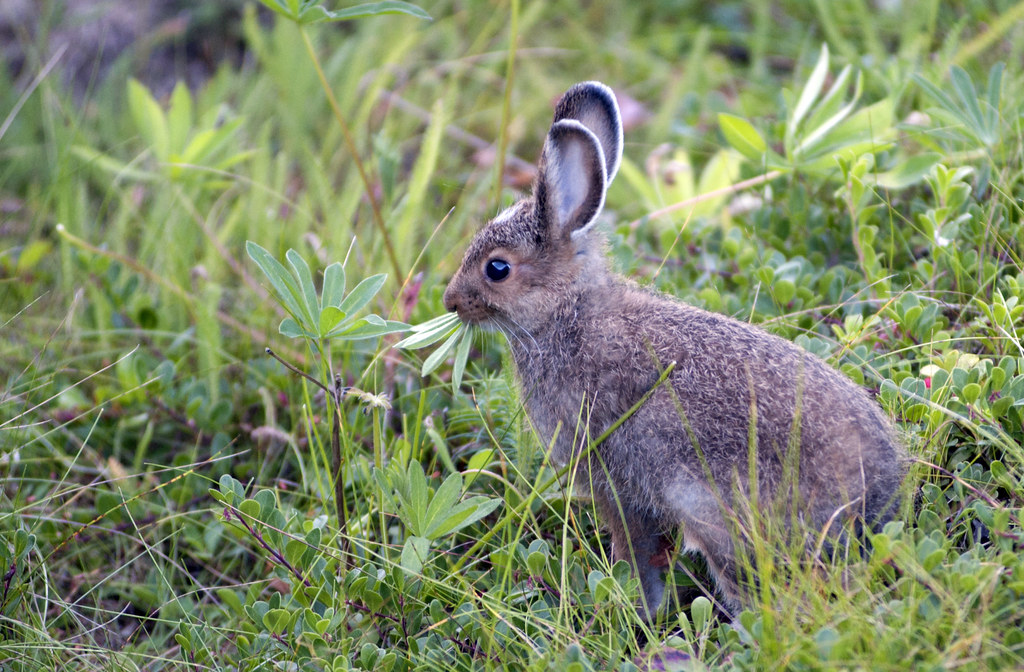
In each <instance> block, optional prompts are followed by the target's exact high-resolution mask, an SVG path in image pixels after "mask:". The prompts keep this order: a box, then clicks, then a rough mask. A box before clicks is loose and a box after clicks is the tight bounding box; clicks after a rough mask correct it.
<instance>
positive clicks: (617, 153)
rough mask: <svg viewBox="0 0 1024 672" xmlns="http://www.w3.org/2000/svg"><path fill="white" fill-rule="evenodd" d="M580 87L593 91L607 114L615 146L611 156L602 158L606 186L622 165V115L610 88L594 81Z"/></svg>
mask: <svg viewBox="0 0 1024 672" xmlns="http://www.w3.org/2000/svg"><path fill="white" fill-rule="evenodd" d="M581 85H582V86H585V87H589V88H592V89H594V91H595V92H596V93H597V94H598V95H599V96H600V97H601V98H603V102H604V108H605V110H607V112H608V121H609V123H610V124H611V126H612V129H611V130H612V135H613V137H614V141H615V144H614V145H613V146H612V147H610V148H609V149H611V151H610V152H608V154H611V156H605V157H604V158H605V161H606V162H607V164H606V174H605V185H606V186H607V185H609V184H611V183H612V180H613V179H615V175H616V174H617V173H618V172H619V166H620V165H622V143H623V142H624V139H623V135H622V113H621V112H620V111H619V102H618V101H617V100H616V99H615V92H614V91H612V88H611V87H610V86H608V85H607V84H605V83H603V82H598V81H596V80H592V81H589V82H582V83H581Z"/></svg>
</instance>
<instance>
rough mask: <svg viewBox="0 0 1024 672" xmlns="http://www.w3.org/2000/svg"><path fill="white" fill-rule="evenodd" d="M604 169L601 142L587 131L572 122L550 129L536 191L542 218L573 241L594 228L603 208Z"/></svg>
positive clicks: (574, 121)
mask: <svg viewBox="0 0 1024 672" xmlns="http://www.w3.org/2000/svg"><path fill="white" fill-rule="evenodd" d="M605 165H606V164H605V157H604V150H603V149H602V148H601V142H600V141H599V140H598V139H597V136H595V135H594V133H593V132H591V130H590V129H589V128H587V127H586V126H584V125H583V124H582V123H580V122H578V121H576V120H575V119H563V120H561V121H557V122H555V123H554V124H552V125H551V130H550V131H548V138H547V141H546V142H545V143H544V158H543V162H542V170H541V174H540V175H539V183H538V187H539V188H540V189H543V190H544V191H543V196H542V200H543V207H545V209H546V211H545V213H544V215H545V217H548V218H550V219H551V224H553V225H554V226H555V227H556V228H557V229H558V230H560V231H562V232H566V231H567V232H568V233H570V234H571V235H572V236H573V237H576V236H579V235H583V234H585V233H586V232H587V231H589V230H590V228H591V227H592V226H593V224H594V221H595V220H596V219H597V215H598V214H600V212H601V209H602V208H603V207H604V194H605V188H606V186H607V178H606V174H605Z"/></svg>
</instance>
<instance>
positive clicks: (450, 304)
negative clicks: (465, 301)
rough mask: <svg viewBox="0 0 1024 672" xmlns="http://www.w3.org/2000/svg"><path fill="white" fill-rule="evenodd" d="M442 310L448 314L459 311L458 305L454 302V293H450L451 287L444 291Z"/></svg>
mask: <svg viewBox="0 0 1024 672" xmlns="http://www.w3.org/2000/svg"><path fill="white" fill-rule="evenodd" d="M444 309H445V310H447V311H448V312H449V313H454V312H456V311H458V310H459V304H458V303H457V302H456V301H455V292H453V291H452V286H451V285H448V287H447V289H445V290H444Z"/></svg>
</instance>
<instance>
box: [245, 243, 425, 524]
mask: <svg viewBox="0 0 1024 672" xmlns="http://www.w3.org/2000/svg"><path fill="white" fill-rule="evenodd" d="M246 251H247V252H248V254H249V257H250V258H251V259H252V260H253V261H254V262H256V265H257V266H259V268H260V270H261V271H263V274H264V276H266V278H267V280H268V281H269V283H270V287H271V292H272V294H273V296H274V298H275V299H276V300H277V301H278V303H279V304H280V305H281V306H282V307H283V308H284V309H285V310H286V311H287V312H288V314H289V317H286V318H285V319H284V320H283V321H282V322H281V325H280V327H279V328H278V329H279V331H280V332H281V333H282V334H283V335H285V336H288V337H290V338H302V339H304V340H305V341H306V343H307V344H309V347H310V350H311V351H313V352H314V354H315V355H316V357H317V360H318V364H319V367H318V368H319V372H320V379H319V380H318V379H316V378H314V377H311V376H309V375H308V374H305V373H303V372H301V371H299V370H298V369H296V368H295V367H293V366H291V365H289V364H288V363H287V362H285V361H284V360H282V359H280V358H279V357H277V356H276V355H274V353H273V351H272V350H271V349H270V348H267V354H270V355H272V356H274V357H275V358H277V359H278V361H280V362H281V363H282V364H284V365H285V366H287V367H288V368H289V369H291V370H292V371H294V372H296V373H298V374H300V375H302V376H304V377H305V378H306V379H308V380H310V381H312V382H313V384H314V385H316V386H317V387H319V388H320V389H321V390H323V392H324V393H325V395H326V397H327V399H328V400H329V410H330V413H331V418H332V423H331V474H332V476H331V479H330V480H331V481H332V482H333V483H334V499H335V507H336V512H337V516H338V525H339V527H340V528H341V530H342V540H343V541H346V537H345V533H346V531H347V530H346V522H345V521H346V519H347V516H346V515H345V511H346V505H345V493H344V487H345V478H344V474H343V473H342V469H343V456H342V450H341V443H342V440H341V433H342V405H343V402H344V400H345V398H346V397H349V396H354V397H356V398H358V399H360V400H361V401H362V402H363V403H364V404H366V406H367V408H368V409H370V411H371V412H372V414H373V422H374V427H375V431H374V446H375V450H374V453H375V458H376V465H377V467H378V468H379V467H380V466H381V464H382V461H383V459H382V454H383V450H384V448H383V446H382V445H381V437H380V434H379V432H378V430H377V428H379V425H380V422H381V418H380V417H379V415H380V411H381V409H387V408H390V405H389V404H388V402H387V400H386V399H385V398H384V397H382V396H381V395H376V394H372V393H369V392H365V391H363V390H360V389H358V388H353V387H346V386H343V385H342V384H341V377H340V375H339V374H335V373H333V371H332V366H331V348H330V345H331V342H332V341H335V340H339V341H354V340H360V339H366V338H378V337H380V336H384V335H386V334H392V333H395V332H399V331H404V330H405V329H406V328H407V325H405V324H403V323H401V322H396V321H393V320H385V319H384V318H382V317H379V316H378V315H375V314H372V313H371V314H370V315H367V316H365V317H361V318H359V319H356V313H357V312H358V311H360V310H362V309H363V308H364V307H365V306H366V305H367V304H368V303H369V302H370V301H371V300H373V298H374V296H376V294H377V293H378V292H379V291H380V289H381V287H382V286H383V285H384V282H385V279H386V276H384V275H375V276H372V277H369V278H366V279H365V280H363V281H362V282H360V283H359V284H358V285H356V286H355V288H353V289H352V291H351V292H349V293H348V294H347V295H346V294H345V289H346V287H345V268H344V266H342V265H341V263H339V262H335V263H333V264H331V265H330V266H328V267H327V269H326V270H325V271H324V282H323V287H322V289H321V292H320V294H319V295H318V294H317V291H316V287H315V285H314V284H313V274H312V272H311V271H310V269H309V265H308V264H307V263H306V261H305V260H304V259H303V258H302V256H301V255H300V254H299V253H298V252H296V251H295V250H288V252H287V253H286V254H285V257H286V258H287V260H288V263H289V265H290V266H291V272H290V273H289V271H287V270H286V269H285V267H284V266H283V265H282V264H281V262H279V261H277V259H275V258H274V257H273V256H272V255H271V254H270V253H269V252H267V251H266V250H265V249H263V248H262V247H260V246H259V245H257V244H256V243H253V242H252V241H249V242H247V243H246Z"/></svg>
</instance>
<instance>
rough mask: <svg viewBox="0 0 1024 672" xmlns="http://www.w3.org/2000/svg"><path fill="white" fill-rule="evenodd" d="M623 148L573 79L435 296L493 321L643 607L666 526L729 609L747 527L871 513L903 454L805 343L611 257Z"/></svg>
mask: <svg viewBox="0 0 1024 672" xmlns="http://www.w3.org/2000/svg"><path fill="white" fill-rule="evenodd" d="M621 155H622V125H621V122H620V119H619V110H618V106H617V104H616V101H615V97H614V95H613V94H612V92H611V90H610V89H609V88H608V87H606V86H604V85H603V84H600V83H597V82H584V83H581V84H577V85H576V86H573V87H572V88H571V89H569V90H568V91H567V92H566V93H565V95H564V96H563V97H562V98H561V100H560V101H559V102H558V104H557V106H556V110H555V118H554V122H553V124H552V126H551V130H550V131H549V132H548V135H547V139H546V141H545V144H544V149H543V153H542V155H541V158H540V164H539V172H538V175H537V181H536V183H535V185H534V188H533V196H532V197H531V198H528V199H525V200H522V201H520V202H518V203H516V204H515V205H513V206H512V207H510V208H508V209H507V210H505V211H504V212H502V213H501V214H499V215H498V216H497V217H496V218H495V219H494V220H492V221H491V222H490V223H488V224H487V225H486V226H485V227H484V228H483V229H482V230H481V231H480V232H479V233H478V234H477V236H476V238H475V239H474V240H473V241H472V243H471V244H470V246H469V249H468V250H467V251H466V255H465V258H464V259H463V261H462V266H461V267H460V268H459V270H458V272H457V273H456V274H455V276H454V278H453V279H452V281H451V283H450V284H449V286H448V288H447V289H446V291H445V294H444V304H445V307H446V308H447V309H448V310H450V311H457V312H458V315H459V317H460V318H461V319H462V321H464V322H467V323H470V324H475V325H480V326H482V327H485V328H492V329H498V330H500V331H502V332H504V333H505V335H506V337H507V340H508V343H509V346H510V348H511V351H512V355H513V358H514V359H515V364H516V369H517V372H518V379H519V382H520V384H521V386H522V392H523V399H524V403H525V406H526V411H527V414H528V415H529V417H530V420H531V421H532V423H533V424H534V426H535V428H536V430H537V431H538V432H539V434H540V436H541V438H542V440H544V441H547V442H549V445H550V446H551V447H552V458H553V459H554V461H555V462H557V463H560V464H567V463H570V462H573V461H578V463H577V464H576V467H575V472H574V476H575V482H576V484H577V485H581V486H583V487H584V488H587V489H589V491H590V493H591V494H592V495H593V497H594V500H595V502H596V504H597V507H598V510H599V512H600V514H601V517H602V519H603V522H604V524H605V525H606V526H607V527H608V528H609V529H610V531H611V538H612V557H613V559H615V560H621V559H624V560H627V561H629V562H630V563H631V564H632V566H633V568H634V570H635V571H636V573H637V575H638V576H639V578H640V581H641V585H642V587H643V604H642V608H643V609H644V610H645V611H644V612H642V613H645V615H646V616H650V615H651V614H653V612H654V610H655V609H657V608H658V606H659V604H660V603H661V601H662V596H663V593H664V581H663V579H662V576H661V574H662V572H663V571H664V569H665V568H666V567H667V566H670V565H671V561H670V560H669V558H668V555H667V553H668V552H669V550H670V549H671V548H672V547H673V541H672V540H673V539H675V538H676V537H675V534H677V533H678V531H679V530H680V529H681V532H682V539H683V548H684V549H685V550H688V551H698V552H700V553H701V554H702V555H703V556H704V557H705V559H706V560H707V563H708V565H709V567H710V569H711V572H712V573H713V575H714V577H715V579H716V581H717V586H718V590H719V593H720V594H721V596H722V597H723V598H724V601H725V603H726V605H727V606H728V607H729V608H731V609H735V608H736V607H738V606H739V605H740V604H742V603H743V602H745V601H747V600H746V599H745V597H746V596H747V595H748V594H749V593H745V591H744V589H743V586H744V585H749V581H748V580H747V577H746V576H745V574H743V573H742V572H741V571H740V568H741V563H739V562H738V560H737V557H738V556H737V554H738V553H739V552H742V551H743V548H742V547H743V546H744V544H745V542H744V538H743V537H744V532H743V530H744V524H745V523H747V522H749V521H750V520H753V517H754V516H763V515H767V514H766V513H765V512H771V515H772V516H773V517H774V518H775V519H777V520H778V522H779V524H778V525H776V526H774V527H772V528H771V529H774V530H777V531H783V532H786V533H787V534H789V533H799V534H801V535H804V537H802V541H803V540H805V541H806V546H807V548H808V549H809V550H813V549H814V548H816V547H818V546H820V544H821V543H822V542H823V541H824V540H833V541H834V540H835V539H836V538H838V536H839V535H840V534H841V533H842V532H841V528H842V526H843V524H844V521H846V520H849V519H852V520H854V521H856V523H855V524H856V525H865V524H866V525H867V526H868V527H877V526H878V525H880V524H881V523H883V522H884V521H886V520H888V519H889V518H890V517H891V516H892V515H893V513H894V511H895V509H896V508H897V504H898V494H897V493H898V490H899V487H900V483H901V480H902V476H903V471H904V469H903V467H904V462H905V459H904V456H903V452H902V450H901V449H900V447H899V446H898V443H897V441H896V439H895V436H894V431H893V429H892V427H891V425H890V423H889V421H888V419H887V418H886V416H885V415H884V414H883V413H882V411H881V409H880V408H879V407H878V406H877V405H876V404H875V403H874V402H873V401H872V400H871V398H870V397H869V396H868V394H866V392H865V391H864V390H863V389H861V388H859V387H858V386H856V385H854V383H852V382H851V381H850V380H849V379H847V378H846V377H845V376H843V375H842V374H841V373H839V372H837V371H835V370H834V369H832V368H830V367H829V366H828V365H827V364H826V363H825V362H823V361H821V360H820V359H819V358H818V357H816V356H814V355H812V354H809V353H807V352H805V351H804V350H803V349H801V348H799V347H797V346H795V345H793V344H792V343H790V342H788V341H786V340H784V339H782V338H779V337H777V336H773V335H771V334H769V333H767V332H765V331H763V330H762V329H760V328H757V327H754V326H752V325H750V324H746V323H744V322H740V321H737V320H734V319H731V318H729V317H725V316H722V315H718V314H714V313H710V312H707V311H705V310H700V309H698V308H694V307H691V306H688V305H685V304H683V303H680V302H678V301H676V300H674V299H672V298H670V297H667V296H664V295H661V294H658V293H657V292H654V291H651V290H649V289H644V288H641V287H638V286H636V285H635V284H634V283H632V282H630V281H628V280H626V279H624V278H622V277H620V276H618V275H616V274H614V273H613V272H612V271H610V270H609V267H608V263H607V262H606V260H605V256H604V242H603V237H602V236H601V235H600V234H598V233H596V232H595V231H594V228H593V227H594V221H595V219H596V218H597V216H598V214H599V213H600V212H601V208H602V206H603V205H604V198H605V190H606V189H607V187H608V184H609V182H610V181H611V179H612V178H613V177H614V176H615V173H616V171H617V169H618V167H619V162H620V159H621ZM669 367H671V370H670V371H669V373H668V375H667V377H663V376H662V374H663V373H664V372H665V371H666V370H667V369H668V368H669ZM662 378H663V379H662ZM660 379H662V380H661V382H660V383H659V380H660ZM648 393H650V394H649V395H648ZM645 395H648V397H647V398H646V399H645V400H643V403H642V404H640V405H639V406H638V407H637V408H635V409H633V407H634V406H635V405H637V403H638V402H639V401H641V400H642V399H643V397H644V396H645ZM631 409H633V412H632V414H630V411H631ZM624 416H625V420H624V421H622V422H621V425H620V426H618V427H617V428H616V429H615V430H614V431H612V432H611V433H610V435H609V436H607V437H606V438H605V440H604V441H602V442H601V443H599V444H597V445H596V447H591V448H588V446H590V445H591V444H592V443H593V442H594V441H595V440H596V439H597V438H598V437H600V436H601V435H602V434H603V433H604V432H606V430H608V429H609V428H610V427H612V426H613V424H614V423H616V422H617V421H619V420H620V419H622V418H623V417H624ZM795 528H799V532H796V531H795ZM750 581H756V577H751V579H750Z"/></svg>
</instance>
